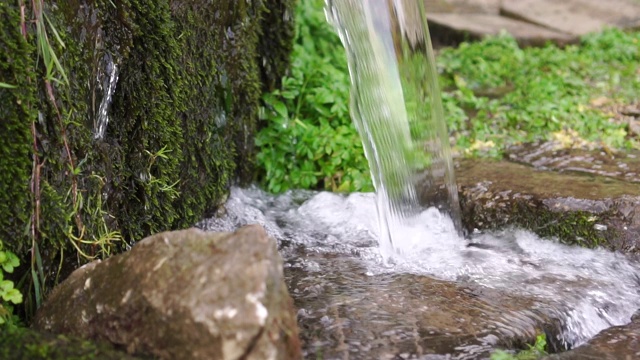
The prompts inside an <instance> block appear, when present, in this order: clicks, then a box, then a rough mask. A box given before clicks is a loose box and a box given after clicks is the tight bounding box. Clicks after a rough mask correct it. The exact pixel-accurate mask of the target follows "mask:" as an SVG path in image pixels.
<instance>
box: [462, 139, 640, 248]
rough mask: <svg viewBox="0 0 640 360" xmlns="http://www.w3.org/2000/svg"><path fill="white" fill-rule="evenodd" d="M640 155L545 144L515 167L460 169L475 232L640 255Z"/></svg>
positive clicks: (470, 162) (467, 219) (529, 150)
mask: <svg viewBox="0 0 640 360" xmlns="http://www.w3.org/2000/svg"><path fill="white" fill-rule="evenodd" d="M639 156H640V153H637V152H628V153H620V154H606V152H604V151H603V152H602V153H600V152H599V151H586V150H571V149H561V148H556V147H554V146H553V144H544V145H543V144H538V145H536V146H527V147H526V148H521V149H514V150H513V151H512V152H511V155H510V156H509V158H510V160H512V161H488V160H479V159H467V160H463V161H460V162H459V163H458V168H457V169H456V174H457V178H458V185H459V189H460V199H461V204H462V206H461V207H462V217H463V223H465V225H466V227H467V229H468V230H472V229H480V230H483V229H496V228H501V227H504V226H508V225H511V226H518V227H522V228H525V229H528V230H531V231H533V232H535V233H537V234H538V235H540V236H544V237H557V238H558V239H559V240H560V241H561V242H563V243H565V244H570V245H579V246H584V247H590V248H593V247H604V248H607V249H610V250H616V251H622V252H631V253H638V252H640V184H639V181H640V179H638V175H637V174H640V162H638V160H637V159H638V157H639Z"/></svg>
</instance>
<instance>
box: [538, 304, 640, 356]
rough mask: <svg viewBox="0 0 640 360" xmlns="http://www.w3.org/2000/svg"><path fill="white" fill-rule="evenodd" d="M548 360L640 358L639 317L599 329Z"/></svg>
mask: <svg viewBox="0 0 640 360" xmlns="http://www.w3.org/2000/svg"><path fill="white" fill-rule="evenodd" d="M547 359H548V360H583V359H584V360H590V359H594V360H595V359H597V360H627V359H629V360H631V359H640V317H638V315H636V316H634V317H633V318H632V319H631V323H630V324H627V325H624V326H614V327H611V328H608V329H605V330H603V331H601V332H600V333H599V334H598V335H596V336H594V337H593V339H591V340H589V342H587V343H586V344H584V345H582V346H579V347H577V348H575V349H573V350H571V351H567V352H564V353H561V354H557V355H552V356H549V357H548V358H547Z"/></svg>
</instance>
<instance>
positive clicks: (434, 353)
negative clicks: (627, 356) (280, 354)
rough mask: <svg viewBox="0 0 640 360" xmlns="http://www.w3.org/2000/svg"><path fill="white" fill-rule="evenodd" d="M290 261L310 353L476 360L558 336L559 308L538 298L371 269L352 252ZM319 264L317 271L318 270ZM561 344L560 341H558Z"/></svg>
mask: <svg viewBox="0 0 640 360" xmlns="http://www.w3.org/2000/svg"><path fill="white" fill-rule="evenodd" d="M298 259H304V260H302V261H292V262H290V263H289V266H288V267H285V276H286V278H287V283H288V284H289V287H290V289H291V292H292V296H293V298H294V301H295V304H296V307H297V308H299V309H300V310H299V312H298V320H299V324H300V329H301V338H302V340H303V343H304V355H305V358H309V359H315V358H322V359H345V358H348V359H351V360H358V359H418V358H419V359H445V358H446V359H449V358H456V359H458V358H459V359H478V358H488V356H489V354H490V353H491V352H492V351H493V349H495V348H499V347H504V348H526V345H525V344H527V343H530V344H533V342H534V341H535V338H536V335H537V334H540V333H543V332H547V333H548V338H549V339H551V340H550V342H553V339H556V338H557V336H556V335H557V334H558V332H559V329H560V326H561V324H560V322H561V321H560V320H559V316H556V315H558V314H557V313H554V310H553V307H552V306H549V304H545V303H544V302H543V301H540V300H536V299H534V298H533V297H524V296H518V295H513V294H511V295H510V294H505V293H503V292H501V291H498V290H494V289H489V288H483V287H479V286H476V285H472V284H467V285H464V284H461V283H455V282H447V281H442V280H437V279H434V278H431V277H428V276H421V275H414V274H407V273H404V274H401V273H396V274H375V275H373V274H370V273H368V270H367V269H366V267H365V266H363V265H362V264H361V263H359V262H358V261H357V260H356V259H354V258H353V257H350V256H345V255H339V254H319V253H314V252H311V251H309V252H307V251H305V250H300V252H299V253H298ZM314 269H315V270H314ZM554 346H557V347H559V348H561V346H562V345H561V344H555V343H554Z"/></svg>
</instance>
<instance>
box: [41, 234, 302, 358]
mask: <svg viewBox="0 0 640 360" xmlns="http://www.w3.org/2000/svg"><path fill="white" fill-rule="evenodd" d="M34 326H35V328H36V329H39V330H45V331H50V332H53V333H63V334H72V335H77V336H82V337H85V338H89V339H97V340H107V341H109V342H111V343H113V344H116V345H120V346H123V347H125V348H126V349H127V351H128V352H129V353H132V354H152V355H154V356H156V357H158V358H160V359H207V360H209V359H239V358H242V359H261V360H262V359H295V358H298V357H299V355H300V347H299V342H298V338H297V328H296V319H295V313H294V310H293V307H292V302H291V298H290V297H289V295H288V293H287V290H286V286H285V285H284V282H283V275H282V260H281V258H280V256H279V255H278V253H277V250H276V245H275V241H274V240H273V239H271V238H269V237H268V236H267V235H266V233H265V232H264V229H263V228H262V227H260V226H258V225H254V226H246V227H243V228H241V229H239V230H237V231H236V232H234V233H207V232H203V231H201V230H196V229H189V230H183V231H176V232H165V233H160V234H157V235H154V236H152V237H149V238H147V239H145V240H142V241H141V242H140V243H138V244H137V245H136V246H134V248H133V249H132V250H131V251H129V252H127V253H125V254H121V255H117V256H114V257H112V258H109V259H108V260H106V261H103V262H94V263H91V264H89V265H87V266H84V267H82V268H80V269H78V270H76V271H75V272H74V273H73V274H72V275H71V276H70V277H69V278H68V279H67V280H66V281H65V282H64V283H62V284H61V285H60V286H59V287H58V288H56V289H55V290H54V291H53V293H52V294H51V295H50V297H49V299H48V300H47V302H46V303H45V304H44V305H43V307H42V308H41V309H40V310H39V311H38V313H37V316H36V319H35V321H34Z"/></svg>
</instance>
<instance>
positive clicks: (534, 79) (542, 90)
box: [256, 0, 640, 192]
mask: <svg viewBox="0 0 640 360" xmlns="http://www.w3.org/2000/svg"><path fill="white" fill-rule="evenodd" d="M323 4H324V2H323V1H322V0H312V1H308V2H305V4H304V6H299V7H298V8H297V10H296V19H297V25H296V39H295V45H294V51H293V54H292V57H293V58H292V67H291V70H290V72H289V75H288V76H285V77H284V79H283V89H282V90H279V91H275V92H273V93H271V94H267V95H266V96H265V97H264V107H263V111H262V129H261V131H260V132H259V133H258V135H257V138H256V144H257V146H258V147H259V148H260V153H259V154H258V158H257V161H258V166H259V181H260V183H261V184H262V185H263V186H264V187H265V188H266V189H267V190H269V191H271V192H282V191H285V190H287V189H290V188H304V189H329V190H333V191H370V190H372V185H371V180H370V177H369V171H368V164H367V162H366V159H365V157H364V153H363V151H362V147H361V143H360V140H359V137H358V134H357V132H356V130H355V128H354V126H353V125H352V123H351V119H350V117H349V110H348V103H349V75H348V69H347V64H346V59H345V53H344V50H343V48H342V45H341V44H340V41H339V39H338V37H337V36H336V35H335V33H334V32H333V29H331V27H330V25H329V24H327V22H326V20H325V17H324V13H323ZM638 64H640V32H624V31H621V30H617V29H609V30H606V31H604V32H602V33H597V34H591V35H588V36H586V37H584V38H583V39H582V40H581V41H580V43H579V44H577V45H571V46H567V47H565V48H563V49H562V48H558V47H557V46H555V45H552V44H549V45H547V46H545V47H541V48H525V49H521V48H519V47H518V45H517V43H516V42H515V40H514V39H513V38H511V37H510V36H508V35H501V36H497V37H493V38H489V39H486V40H483V41H480V42H475V43H463V44H461V45H460V46H459V47H457V48H446V49H442V50H441V51H439V55H438V70H439V74H440V79H439V81H440V86H441V87H442V89H443V93H442V97H443V103H444V108H445V116H446V121H447V124H448V127H449V131H450V134H451V139H452V145H453V149H454V153H456V154H458V155H462V156H493V157H500V156H501V155H502V154H503V152H504V150H505V148H506V147H507V146H509V145H512V144H517V143H522V142H530V141H535V140H551V139H557V140H559V141H561V142H562V143H564V144H566V145H567V146H586V147H594V148H604V149H605V150H607V151H616V150H625V149H632V148H635V149H640V139H639V137H638V134H634V133H633V132H632V131H630V124H629V123H628V122H626V121H624V120H623V119H621V118H620V117H616V116H614V114H613V112H612V109H616V108H620V107H621V106H625V105H629V104H633V103H634V102H635V101H637V100H636V99H637V94H638V93H640V66H639V65H638Z"/></svg>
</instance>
